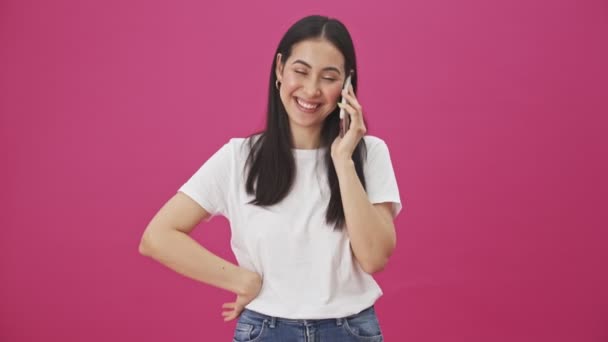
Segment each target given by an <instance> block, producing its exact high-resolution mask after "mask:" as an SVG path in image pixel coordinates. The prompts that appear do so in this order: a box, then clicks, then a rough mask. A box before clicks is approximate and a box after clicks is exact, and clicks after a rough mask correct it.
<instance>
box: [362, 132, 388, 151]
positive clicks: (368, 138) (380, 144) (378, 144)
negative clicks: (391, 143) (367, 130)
mask: <svg viewBox="0 0 608 342" xmlns="http://www.w3.org/2000/svg"><path fill="white" fill-rule="evenodd" d="M363 139H364V141H365V148H366V150H367V153H368V154H370V153H372V154H373V153H377V152H378V151H388V146H387V144H386V142H385V141H384V139H382V138H379V137H377V136H374V135H365V136H364V137H363Z"/></svg>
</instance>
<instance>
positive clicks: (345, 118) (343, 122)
mask: <svg viewBox="0 0 608 342" xmlns="http://www.w3.org/2000/svg"><path fill="white" fill-rule="evenodd" d="M352 75H353V71H352V70H351V71H350V73H349V74H348V77H347V78H346V81H345V82H344V87H342V90H347V91H348V88H349V87H350V80H351V77H352ZM340 103H342V104H346V98H344V96H342V100H341V102H340ZM348 127H350V114H348V112H347V111H346V110H344V108H340V137H341V138H344V134H346V131H348Z"/></svg>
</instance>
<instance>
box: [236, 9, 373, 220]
mask: <svg viewBox="0 0 608 342" xmlns="http://www.w3.org/2000/svg"><path fill="white" fill-rule="evenodd" d="M315 38H322V39H325V40H327V41H328V42H330V43H331V44H333V45H334V46H335V47H336V48H337V49H338V50H340V52H342V55H343V56H344V70H351V69H352V70H354V71H355V72H354V73H353V75H352V79H351V84H352V86H353V89H354V90H355V92H356V91H357V61H356V58H355V48H354V45H353V42H352V39H351V37H350V34H349V33H348V30H347V29H346V27H345V26H344V24H342V23H341V22H340V21H338V20H336V19H332V18H328V17H324V16H319V15H311V16H307V17H305V18H302V19H300V20H299V21H297V22H296V23H295V24H293V26H291V27H290V28H289V30H287V32H286V33H285V35H284V36H283V38H282V39H281V41H280V42H279V46H278V48H277V50H276V52H275V54H274V55H273V62H272V67H271V69H270V81H269V85H268V109H267V118H266V129H265V130H264V131H262V132H257V133H254V134H252V135H250V136H249V137H248V141H249V148H250V152H249V156H248V158H247V162H246V164H245V166H246V167H248V168H249V173H248V175H247V182H246V190H247V193H248V194H249V195H255V198H254V199H253V200H252V201H250V202H249V203H250V204H255V205H259V206H269V205H273V204H276V203H278V202H280V201H281V200H282V199H283V198H285V196H287V194H288V193H289V191H290V189H291V186H292V185H293V182H294V177H295V172H296V164H295V159H294V156H293V154H292V151H291V149H292V148H293V146H292V142H291V141H292V140H291V138H292V135H291V130H290V128H289V119H288V116H287V112H286V110H285V107H284V106H283V103H282V101H281V97H280V95H279V92H278V91H277V89H276V86H275V82H276V80H277V78H276V74H275V70H276V66H277V63H276V56H277V54H278V53H281V55H282V56H281V60H282V61H283V63H284V61H286V60H287V59H288V58H289V56H290V55H291V52H292V51H291V49H292V46H293V45H294V44H296V43H298V42H300V41H303V40H307V39H315ZM339 112H340V108H339V107H336V109H335V110H334V111H333V112H332V113H331V114H330V115H329V116H327V118H326V119H325V121H324V122H323V127H322V128H321V146H322V147H328V148H327V150H326V152H325V155H324V159H325V162H326V163H325V165H327V180H328V183H329V189H330V190H331V197H330V200H329V205H328V206H327V212H326V214H325V221H326V223H327V224H328V225H332V224H333V225H334V228H335V229H342V228H343V226H344V223H345V218H344V209H343V207H342V198H341V195H340V187H339V184H338V176H337V174H336V171H335V169H334V163H333V161H332V158H331V149H330V148H329V147H330V146H331V143H332V142H333V141H334V139H335V138H336V137H337V136H338V134H339V130H340V128H339V127H340V118H339ZM366 127H367V124H366ZM255 135H259V139H257V140H256V141H255V142H254V141H253V140H254V139H253V137H254V136H255ZM366 157H367V149H366V146H365V142H364V139H361V141H360V142H359V144H358V145H357V147H356V148H355V151H354V152H353V156H352V159H353V162H354V164H355V170H356V172H357V175H358V176H359V179H360V180H361V183H362V185H363V188H365V177H364V175H363V160H364V158H366Z"/></svg>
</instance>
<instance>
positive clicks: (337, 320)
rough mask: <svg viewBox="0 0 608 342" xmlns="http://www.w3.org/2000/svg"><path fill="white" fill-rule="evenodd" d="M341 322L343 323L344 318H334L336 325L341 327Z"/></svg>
mask: <svg viewBox="0 0 608 342" xmlns="http://www.w3.org/2000/svg"><path fill="white" fill-rule="evenodd" d="M342 323H344V318H336V325H337V326H339V327H341V326H342Z"/></svg>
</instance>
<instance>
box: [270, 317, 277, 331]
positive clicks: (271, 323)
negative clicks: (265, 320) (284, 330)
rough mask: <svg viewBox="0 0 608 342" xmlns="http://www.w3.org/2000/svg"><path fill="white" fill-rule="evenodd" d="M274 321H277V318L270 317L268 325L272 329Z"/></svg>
mask: <svg viewBox="0 0 608 342" xmlns="http://www.w3.org/2000/svg"><path fill="white" fill-rule="evenodd" d="M276 323H277V318H276V317H270V327H271V328H273V329H274V327H275V324H276Z"/></svg>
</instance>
